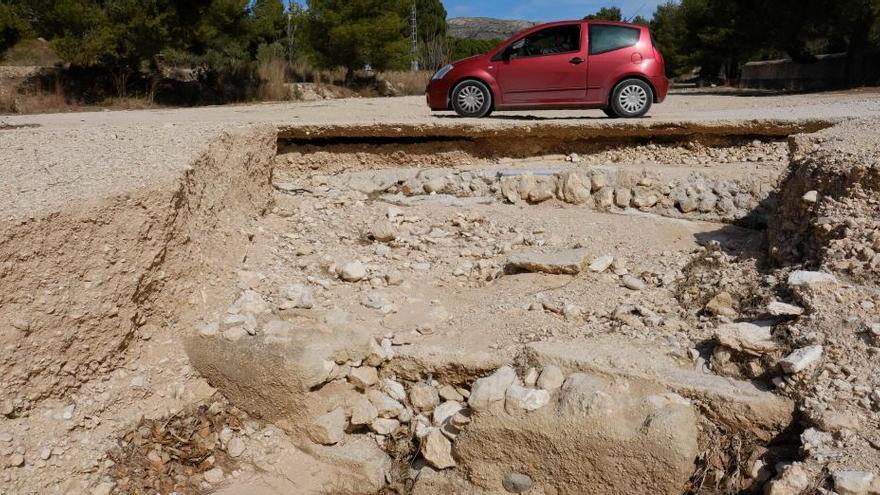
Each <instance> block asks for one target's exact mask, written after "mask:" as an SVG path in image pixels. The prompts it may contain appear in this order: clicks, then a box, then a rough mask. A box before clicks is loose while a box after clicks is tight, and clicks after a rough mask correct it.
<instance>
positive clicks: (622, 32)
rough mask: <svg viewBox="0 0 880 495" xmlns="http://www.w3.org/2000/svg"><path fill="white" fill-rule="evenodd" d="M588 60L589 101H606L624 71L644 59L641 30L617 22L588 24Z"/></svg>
mask: <svg viewBox="0 0 880 495" xmlns="http://www.w3.org/2000/svg"><path fill="white" fill-rule="evenodd" d="M589 30H590V33H589V42H588V44H589V48H588V51H589V63H590V73H589V74H588V76H587V86H588V87H587V101H588V102H589V103H596V104H600V103H605V102H606V100H607V99H608V95H609V94H610V93H611V90H612V89H613V88H612V87H611V86H612V85H614V84H615V83H616V82H617V81H618V80H619V77H620V75H621V74H625V73H627V72H630V71H632V70H633V67H636V66H637V65H638V64H639V63H641V61H642V58H643V57H642V56H641V54H640V45H641V44H642V40H641V38H642V30H641V29H639V28H637V27H633V26H621V25H617V24H601V23H590V24H589Z"/></svg>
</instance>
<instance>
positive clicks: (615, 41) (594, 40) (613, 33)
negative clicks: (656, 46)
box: [590, 24, 642, 55]
mask: <svg viewBox="0 0 880 495" xmlns="http://www.w3.org/2000/svg"><path fill="white" fill-rule="evenodd" d="M641 36H642V31H641V30H640V29H636V28H630V27H624V26H612V25H608V24H590V55H599V54H600V53H608V52H612V51H614V50H620V49H621V48H628V47H631V46H635V45H636V44H637V43H638V42H639V38H641Z"/></svg>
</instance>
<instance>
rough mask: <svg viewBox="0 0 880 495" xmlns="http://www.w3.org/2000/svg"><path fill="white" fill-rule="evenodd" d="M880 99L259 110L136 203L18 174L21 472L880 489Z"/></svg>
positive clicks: (387, 482) (0, 489) (153, 479)
mask: <svg viewBox="0 0 880 495" xmlns="http://www.w3.org/2000/svg"><path fill="white" fill-rule="evenodd" d="M689 98H702V97H689ZM824 98H829V101H833V99H831V98H830V97H828V96H824ZM846 98H865V96H864V95H856V96H853V95H849V96H847V97H846ZM762 100H764V99H763V98H762ZM694 101H698V100H694ZM747 101H750V100H747ZM767 101H768V102H770V101H771V100H767ZM844 101H846V100H844ZM868 101H869V102H873V101H874V100H870V99H869V100H868ZM725 104H726V103H725ZM871 104H873V103H871ZM768 105H772V103H768ZM829 105H839V103H829ZM844 105H845V103H844ZM686 106H687V105H686ZM841 108H842V107H841ZM223 111H228V110H223ZM244 111H249V110H244ZM724 111H728V112H730V113H732V114H733V113H736V112H743V113H745V112H746V111H745V110H742V109H739V110H737V109H733V108H731V109H728V110H724ZM789 111H790V112H792V113H797V112H803V111H805V110H801V109H794V107H792V109H790V110H789ZM839 111H840V112H841V113H845V112H844V111H843V110H842V109H841V110H839ZM145 115H149V117H148V118H155V116H154V115H151V114H145ZM96 118H99V119H109V120H108V121H107V122H106V123H104V124H101V125H102V126H107V127H106V128H104V130H105V131H106V130H107V129H111V132H117V131H113V130H112V129H113V128H114V126H118V125H119V123H118V122H117V123H112V122H110V121H112V120H113V119H118V118H119V117H118V116H112V115H111V116H104V115H99V116H96ZM11 124H14V125H19V124H20V123H11ZM832 124H833V126H832ZM875 124H876V121H875V120H871V119H870V118H868V119H867V120H847V121H845V122H841V123H832V122H828V123H826V124H823V125H821V126H819V128H822V127H828V128H827V129H825V130H820V131H818V132H815V133H808V134H803V135H801V136H797V137H792V138H786V136H785V133H784V132H782V131H779V129H780V128H778V127H775V128H774V127H772V126H769V124H762V125H764V126H765V127H764V130H765V132H764V133H758V132H752V131H750V132H749V133H745V132H739V133H736V132H734V133H732V134H729V135H725V134H724V133H723V132H719V131H718V129H720V127H718V124H711V125H710V127H711V126H715V129H716V130H715V131H712V132H711V133H709V134H707V131H705V129H704V128H703V127H700V125H695V127H694V128H693V130H694V132H693V133H692V134H691V135H671V134H668V133H669V132H670V131H669V130H668V129H667V130H655V131H651V130H645V129H644V128H643V129H641V130H638V131H633V130H630V129H627V128H622V130H615V131H614V132H608V133H607V134H606V135H604V137H602V138H601V140H599V141H595V139H594V138H590V139H594V140H593V141H590V140H585V138H584V137H583V136H581V137H580V138H578V137H577V135H576V134H571V135H570V136H569V137H568V138H565V136H563V135H562V134H565V132H568V131H560V132H561V133H562V134H560V136H561V137H560V136H558V137H560V139H555V140H549V141H547V143H546V144H542V142H543V141H542V140H543V139H546V138H545V137H540V138H536V137H534V136H536V134H535V132H536V131H533V130H531V129H529V127H528V126H520V125H519V124H516V125H514V126H512V127H511V129H510V130H504V129H501V130H499V129H495V130H492V131H491V132H494V133H496V136H497V135H500V136H502V137H503V139H506V140H507V141H505V142H504V143H505V144H504V145H503V146H501V145H498V144H497V143H496V145H495V146H487V145H486V144H485V143H479V142H466V141H462V139H464V138H465V137H466V134H462V133H461V131H460V130H456V131H455V132H456V133H459V134H456V136H457V137H455V138H454V139H452V138H449V139H446V138H444V139H427V140H419V139H410V140H407V139H402V140H398V141H395V140H393V139H386V138H382V139H378V140H377V139H375V138H374V136H373V135H368V136H364V137H363V140H362V142H357V140H356V139H354V141H352V139H353V138H356V135H355V134H352V133H349V134H348V136H346V137H345V138H331V139H326V140H324V141H320V140H316V141H313V142H312V143H311V144H307V143H303V142H302V140H303V137H302V136H300V135H296V136H292V134H290V133H289V132H288V134H287V135H286V137H285V132H284V131H283V132H282V134H281V135H282V138H283V139H282V141H281V142H280V143H279V145H280V146H279V148H278V149H279V151H280V152H279V153H278V154H277V156H276V155H275V150H274V149H273V148H274V146H270V144H274V143H273V142H272V141H273V139H272V137H270V136H274V134H272V133H271V130H266V127H260V128H259V130H257V131H253V133H251V132H252V131H248V130H246V129H245V130H242V131H241V132H240V133H231V134H229V135H227V136H226V137H225V138H224V139H222V140H221V141H220V142H219V143H215V144H213V145H212V147H211V148H210V149H209V150H208V151H207V152H195V151H194V150H193V149H190V148H187V147H186V146H183V147H182V149H179V150H175V151H173V152H172V151H171V150H166V151H160V150H156V153H160V154H161V156H163V157H165V159H166V160H171V161H168V162H167V163H166V164H165V165H166V166H165V168H164V169H154V170H144V171H141V172H138V176H135V177H129V178H128V179H126V180H127V181H131V182H127V184H130V185H129V186H126V189H125V192H124V193H122V194H123V197H121V198H116V199H114V203H113V206H112V208H110V209H108V208H107V206H105V205H100V204H97V203H98V201H97V199H99V198H97V197H93V198H92V200H93V201H92V203H96V204H92V203H88V204H85V205H77V206H75V207H71V208H70V209H69V210H68V211H67V212H64V213H62V214H58V213H53V214H52V215H49V216H48V217H42V216H41V215H40V212H45V211H56V207H57V205H58V202H59V199H58V198H52V197H47V196H45V195H43V194H37V193H36V191H31V190H26V189H27V188H24V189H20V191H21V194H20V195H18V196H15V197H14V198H13V201H14V202H15V203H16V205H17V207H16V208H15V209H14V211H12V210H11V211H12V215H10V218H9V219H8V221H7V223H6V224H4V226H5V229H6V230H4V232H5V233H7V234H8V235H6V236H5V237H3V238H2V243H0V249H2V250H0V254H3V258H2V261H3V264H2V265H0V268H2V271H0V281H2V283H3V287H4V288H5V289H9V290H7V291H5V293H6V294H7V295H6V296H3V299H0V302H2V309H0V317H2V320H0V323H2V325H3V326H2V327H0V344H2V345H3V346H4V349H5V350H6V351H8V352H7V354H6V356H5V358H3V359H0V365H2V368H0V369H3V370H4V374H3V386H4V388H3V390H4V392H3V395H2V396H0V399H2V400H0V406H2V409H0V414H2V415H3V416H4V418H3V419H2V420H0V465H2V470H0V493H10V494H12V493H16V494H17V493H95V494H109V493H171V492H175V491H176V492H177V493H211V492H213V493H228V494H235V493H266V494H270V493H421V494H428V493H467V494H470V493H486V494H492V493H531V494H563V493H740V492H745V493H762V492H765V493H771V494H774V495H784V494H800V493H828V494H830V493H837V494H839V495H849V494H861V495H876V494H877V493H880V437H878V435H877V432H878V431H880V430H878V427H880V382H878V378H877V377H878V376H880V374H878V372H880V369H878V365H877V363H878V362H880V361H878V359H877V355H878V352H880V311H878V310H877V309H876V308H877V306H878V305H880V292H878V286H877V281H878V279H877V273H878V271H877V270H878V266H880V265H878V260H880V254H877V253H880V245H878V244H877V242H878V239H880V237H878V236H880V233H878V232H880V231H878V227H880V226H878V224H877V218H878V214H880V211H878V204H880V203H878V197H880V196H878V185H880V182H878V180H877V177H878V175H877V174H878V172H877V170H878V166H880V165H878V152H877V150H878V149H880V147H878V146H877V144H878V143H876V136H874V135H873V134H874V133H873V131H872V129H874V128H876V125H875ZM58 125H59V124H57V123H55V124H52V126H56V127H51V126H50V127H49V128H47V129H43V130H39V128H37V130H34V129H32V128H19V129H14V130H8V131H0V132H2V133H17V134H16V135H18V136H24V135H25V133H28V132H38V133H39V132H43V133H51V134H53V135H55V136H56V137H58V136H59V135H61V134H65V133H72V132H74V131H72V130H69V129H68V130H64V129H61V128H60V127H57V126H58ZM186 125H188V126H189V125H195V124H192V123H190V124H186ZM214 125H217V124H216V123H210V124H204V125H203V124H198V125H195V127H194V129H196V128H197V129H199V131H198V132H197V133H194V134H193V136H194V137H196V136H199V139H201V137H200V136H203V135H207V134H210V132H211V131H210V129H211V128H212V126H214ZM554 125H556V124H554ZM728 125H732V124H723V125H722V127H723V126H728ZM737 125H739V126H742V125H743V122H739V123H738V124H737ZM444 126H445V124H444V125H443V126H441V127H444ZM538 126H539V127H540V124H538ZM829 126H831V127H829ZM502 127H504V126H502ZM566 127H574V126H571V125H569V124H568V123H565V124H564V125H563V126H562V127H559V129H563V128H566ZM586 127H587V128H592V127H594V125H593V124H590V125H588V126H586ZM489 128H491V126H489ZM547 128H552V126H548V127H547ZM727 128H729V129H733V127H727ZM740 128H742V127H740ZM96 129H97V127H93V128H90V129H89V130H88V131H87V132H97V131H96ZM596 129H598V130H599V131H597V132H601V129H602V127H601V126H599V127H597V128H596ZM701 129H702V130H701ZM755 129H758V127H756V128H755ZM773 129H776V130H775V131H774V130H773ZM814 130H815V129H814ZM166 131H167V132H166ZM166 131H163V132H166V134H167V133H168V132H170V133H171V134H173V135H175V139H179V140H180V139H182V137H181V136H180V134H179V132H175V130H174V129H170V128H166ZM101 132H104V131H101ZM126 132H129V133H132V132H135V131H134V130H129V131H126ZM359 132H360V131H359ZM407 132H409V131H407ZM431 132H434V131H433V130H432V131H431ZM479 132H484V131H479ZM479 132H477V133H479ZM554 132H556V131H554ZM572 132H574V131H572ZM577 132H581V131H577ZM590 132H593V131H590ZM630 132H637V133H641V137H638V136H636V137H633V136H632V135H630V136H629V137H627V138H626V139H623V138H622V137H620V136H618V137H615V135H617V133H623V134H627V133H630ZM652 132H661V133H667V134H666V135H664V137H662V139H661V138H654V139H652V138H651V136H652ZM117 135H119V136H127V135H131V136H132V137H133V136H134V134H117ZM7 136H11V134H10V135H7ZM7 136H3V135H2V134H0V139H2V138H4V137H7ZM157 136H158V134H157ZM463 136H464V137H463ZM530 136H531V137H530ZM10 139H11V137H10ZM28 139H29V138H28ZM150 139H152V138H150ZM157 139H158V138H157ZM530 139H531V141H529V140H530ZM566 139H568V141H567V140H566ZM615 139H619V140H620V141H619V142H615ZM517 140H519V141H523V142H526V141H529V143H528V145H527V146H522V145H518V144H516V141H517ZM184 141H185V140H183V141H181V142H184ZM10 142H11V141H10ZM18 146H20V147H21V146H22V145H18ZM84 146H85V148H89V147H94V148H95V149H101V146H100V143H99V142H98V141H95V142H94V143H91V144H88V145H84ZM85 148H84V149H85ZM4 150H5V151H4V152H6V153H11V151H9V149H8V148H4ZM22 151H25V150H22ZM163 153H164V154H163ZM200 153H201V154H200ZM110 156H112V154H111V155H110ZM126 156H128V157H137V156H138V155H137V153H136V152H135V151H134V149H131V150H130V154H127V155H126ZM193 156H195V158H192V157H193ZM77 159H79V158H77ZM113 159H119V158H113ZM27 160H30V158H28V159H27ZM173 160H189V161H190V162H191V165H190V166H188V167H178V165H177V162H175V161H173ZM74 161H75V160H74ZM17 163H18V164H19V166H18V168H14V169H13V173H14V174H17V177H19V178H23V177H26V176H29V175H28V174H29V172H27V170H28V167H29V165H28V163H29V162H27V161H26V160H23V161H19V162H17ZM36 163H39V160H37V162H36ZM83 163H86V162H85V161H84V162H83ZM120 163H122V162H121V161H120ZM242 164H244V165H242ZM58 166H59V167H63V168H70V169H71V170H76V169H77V165H75V164H71V163H64V162H63V160H62V158H61V157H60V155H59V158H58ZM52 170H55V169H52ZM58 170H61V169H58ZM84 170H85V169H84ZM169 171H173V174H178V173H179V174H180V177H181V182H180V184H181V185H180V187H179V189H175V188H174V187H170V188H169V189H168V193H167V194H165V193H163V194H159V193H158V192H156V191H154V190H152V189H150V188H139V187H137V186H136V184H137V182H138V181H140V182H141V183H142V184H145V183H147V182H148V181H147V179H150V178H151V177H152V178H158V177H165V178H164V179H162V181H159V182H160V183H162V184H165V183H168V184H174V183H175V181H174V180H173V177H174V176H173V175H171V176H167V174H168V173H169ZM162 174H166V175H162ZM83 180H85V181H86V182H87V183H92V181H97V182H94V183H95V184H101V186H99V187H96V188H95V189H94V191H96V192H100V191H104V190H105V188H104V185H109V183H107V182H106V181H104V180H103V179H102V178H100V177H98V176H97V175H95V172H94V171H91V172H90V173H89V174H88V175H87V176H85V177H83ZM145 181H147V182H145ZM24 183H26V181H20V182H19V185H18V186H12V185H10V184H9V183H8V182H7V184H6V187H20V188H22V187H24V186H22V185H21V184H24ZM75 185H76V181H73V182H65V181H61V182H59V183H58V185H57V186H51V187H57V188H59V189H58V190H60V191H69V190H72V189H71V188H73V187H74V186H75ZM43 187H44V188H45V187H47V186H43ZM51 187H49V188H50V189H51ZM162 187H164V185H163V186H162ZM154 189H155V188H154ZM157 190H158V189H157ZM139 191H140V192H139ZM80 193H83V191H81V190H79V189H78V190H77V194H80ZM142 193H143V194H142ZM68 197H69V196H68ZM27 205H33V208H32V209H31V210H32V211H33V213H28V212H27V211H28V209H27V208H26V206H27ZM137 208H140V209H141V210H140V211H141V212H142V213H140V214H138V215H126V214H123V213H120V212H125V211H131V209H134V210H137ZM96 211H99V212H107V211H110V212H114V213H113V214H106V213H105V214H103V215H96V214H95V213H94V212H96ZM29 215H30V217H31V218H28V216H29ZM53 215H55V216H53ZM90 218H91V219H94V218H99V219H100V222H97V224H96V222H94V220H92V221H89V219H90ZM120 218H121V219H123V221H122V222H121V223H120V222H119V220H118V219H120ZM74 221H75V222H80V221H82V222H83V225H88V228H86V227H81V228H78V229H73V230H72V231H65V230H64V229H63V228H62V227H61V226H62V225H65V224H70V223H71V222H74ZM93 224H96V225H94V226H93ZM41 226H45V227H52V228H53V229H56V231H57V234H56V237H55V238H53V237H51V236H49V237H46V239H47V240H46V241H44V242H45V246H46V247H45V248H43V249H37V248H36V246H37V245H39V241H38V239H39V238H40V237H39V236H40V232H45V231H46V229H44V230H40V229H41ZM65 232H68V234H67V237H63V236H64V235H65ZM69 232H73V233H72V234H71V233H69ZM58 236H62V237H58ZM17 239H25V240H26V241H27V242H26V243H22V242H18V243H16V241H17ZM80 239H87V240H89V242H86V243H83V242H81V241H80ZM92 239H94V240H96V241H97V242H92ZM93 251H94V253H102V254H101V256H99V257H91V258H90V257H88V253H90V252H93ZM94 259H99V260H100V261H99V262H94V261H93V260H94ZM53 263H54V264H53ZM52 266H54V267H58V266H62V267H65V266H78V267H79V268H78V269H75V270H70V269H65V270H66V271H64V270H62V271H64V272H65V273H67V272H71V273H70V274H68V275H65V276H64V277H63V278H62V279H61V280H58V279H57V277H56V276H54V275H53V273H55V272H53V270H52ZM22 267H32V268H31V269H30V270H29V271H28V270H23V269H21V268H22ZM54 270H55V271H56V272H57V268H55V269H54ZM28 273H31V274H32V275H30V276H29V275H28ZM33 274H39V276H34V275H33ZM23 289H26V290H23ZM111 295H112V296H111ZM89 297H91V298H92V299H95V302H92V303H90V302H89V300H88V299H89ZM101 298H106V299H104V303H103V305H101V303H100V301H101V300H102V299H101ZM62 328H75V329H77V331H76V332H73V333H72V334H65V333H64V332H63V331H62V330H61V329H62ZM77 336H78V338H77ZM55 349H57V351H56V350H55ZM25 355H28V357H26V356H25Z"/></svg>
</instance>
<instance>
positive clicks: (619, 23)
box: [521, 19, 648, 32]
mask: <svg viewBox="0 0 880 495" xmlns="http://www.w3.org/2000/svg"><path fill="white" fill-rule="evenodd" d="M578 23H581V24H610V25H614V26H626V27H637V28H643V27H648V26H646V25H644V24H636V23H633V22H622V21H606V20H604V19H573V20H570V21H554V22H547V23H544V24H536V25H534V26H532V27H530V28H528V29H526V30H523V31H521V32H525V31H533V30H535V29H542V28H546V27H553V26H561V25H565V24H578Z"/></svg>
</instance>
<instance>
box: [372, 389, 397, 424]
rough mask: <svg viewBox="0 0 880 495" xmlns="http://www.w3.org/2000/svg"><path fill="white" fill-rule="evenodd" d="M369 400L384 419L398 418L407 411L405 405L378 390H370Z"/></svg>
mask: <svg viewBox="0 0 880 495" xmlns="http://www.w3.org/2000/svg"><path fill="white" fill-rule="evenodd" d="M367 398H368V399H370V402H371V403H372V404H373V406H375V407H376V411H377V412H378V413H379V416H381V417H383V418H396V417H397V416H398V415H399V414H400V413H401V412H402V411H403V410H404V409H405V408H404V407H403V404H401V403H400V402H397V401H396V400H394V399H392V398H391V397H389V396H388V395H386V394H384V393H383V392H380V391H378V390H368V391H367Z"/></svg>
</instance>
